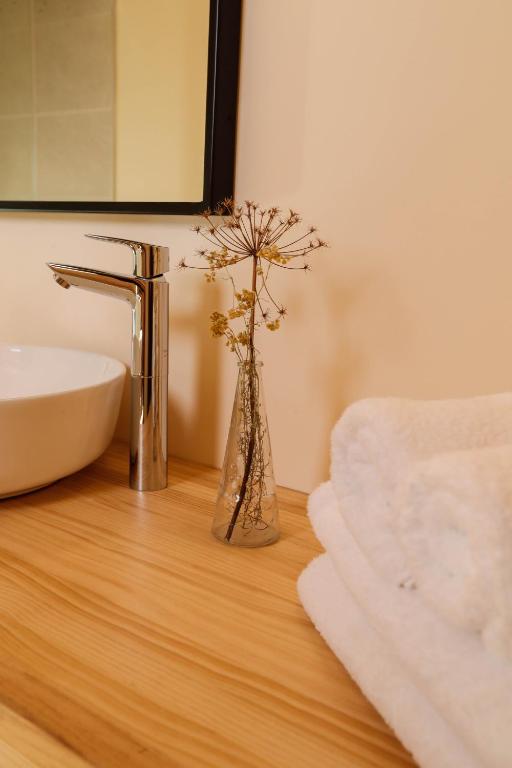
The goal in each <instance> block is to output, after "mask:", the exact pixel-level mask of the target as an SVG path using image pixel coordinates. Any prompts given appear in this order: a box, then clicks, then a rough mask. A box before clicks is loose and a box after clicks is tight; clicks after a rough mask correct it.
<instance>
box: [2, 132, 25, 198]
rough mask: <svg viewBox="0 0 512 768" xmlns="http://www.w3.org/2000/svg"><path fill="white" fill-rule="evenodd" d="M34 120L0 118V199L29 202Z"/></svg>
mask: <svg viewBox="0 0 512 768" xmlns="http://www.w3.org/2000/svg"><path fill="white" fill-rule="evenodd" d="M32 158H33V119H32V118H31V117H13V118H0V200H31V199H32V197H33V192H32Z"/></svg>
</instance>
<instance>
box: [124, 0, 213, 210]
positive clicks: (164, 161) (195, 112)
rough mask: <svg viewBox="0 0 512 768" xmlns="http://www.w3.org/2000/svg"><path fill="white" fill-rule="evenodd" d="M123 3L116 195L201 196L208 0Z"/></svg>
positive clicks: (145, 197) (155, 197) (142, 197)
mask: <svg viewBox="0 0 512 768" xmlns="http://www.w3.org/2000/svg"><path fill="white" fill-rule="evenodd" d="M116 3H117V13H116V84H117V88H116V130H115V155H116V189H115V199H116V200H129V201H132V200H152V201H155V200H201V199H202V197H203V162H204V160H203V157H204V139H205V131H204V126H205V115H206V81H207V65H208V21H209V2H208V0H143V2H141V0H116ZM141 58H142V59H143V60H144V67H141V65H140V60H141Z"/></svg>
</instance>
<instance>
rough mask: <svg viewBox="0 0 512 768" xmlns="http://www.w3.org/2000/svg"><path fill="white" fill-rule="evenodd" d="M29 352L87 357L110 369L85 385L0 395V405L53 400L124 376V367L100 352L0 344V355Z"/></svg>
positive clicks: (78, 384)
mask: <svg viewBox="0 0 512 768" xmlns="http://www.w3.org/2000/svg"><path fill="white" fill-rule="evenodd" d="M11 350H12V351H25V350H27V351H30V350H42V351H45V352H58V353H59V352H61V353H64V354H68V353H71V355H80V356H83V357H88V358H90V359H96V360H99V361H104V362H106V363H108V364H109V366H110V368H109V371H108V373H107V372H104V373H103V374H101V377H99V378H98V379H97V380H96V381H92V382H88V383H86V384H80V383H77V384H76V385H72V386H66V387H65V388H60V389H55V390H54V391H52V392H40V393H37V392H35V393H33V394H20V395H12V396H7V397H6V396H4V395H2V394H1V393H0V403H13V404H14V403H18V402H25V401H28V400H45V399H53V398H56V397H64V396H66V395H70V394H71V393H74V392H80V391H83V390H93V389H97V388H98V387H104V386H105V385H106V384H108V383H110V382H112V381H115V380H116V379H118V378H124V377H125V376H126V370H127V369H126V366H125V364H124V363H122V362H121V361H120V360H117V359H116V358H115V357H110V356H109V355H104V354H102V353H101V352H90V351H89V350H85V349H76V348H75V347H57V346H50V345H42V344H13V343H9V342H0V353H1V352H3V351H7V352H9V351H11Z"/></svg>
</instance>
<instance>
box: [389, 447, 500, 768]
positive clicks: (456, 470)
mask: <svg viewBox="0 0 512 768" xmlns="http://www.w3.org/2000/svg"><path fill="white" fill-rule="evenodd" d="M396 523H397V532H398V536H399V539H400V541H401V544H402V546H403V550H404V552H405V555H406V559H407V563H408V565H409V568H410V571H411V576H412V578H413V580H414V582H415V584H416V586H417V588H418V589H419V590H420V592H421V594H422V595H423V596H424V597H425V599H426V600H427V601H428V602H429V603H430V604H431V605H432V607H433V608H434V610H436V611H438V612H439V613H440V614H441V615H442V616H443V617H444V618H445V619H446V620H447V621H449V622H452V623H453V624H456V625H457V626H460V627H463V628H465V629H469V630H476V631H478V632H480V633H481V634H482V638H483V641H484V644H485V645H486V647H487V648H489V649H492V650H494V651H495V652H496V653H499V654H501V655H503V656H508V657H509V658H512V445H510V446H502V447H499V448H482V449H480V450H474V451H459V452H455V453H448V454H440V455H439V456H435V457H434V458H432V459H429V460H428V461H422V462H418V463H417V464H416V465H415V466H414V467H413V468H412V469H411V472H410V473H409V476H408V477H407V478H406V480H405V481H404V483H403V485H402V487H401V491H400V497H399V499H398V515H397V518H396ZM511 764H512V755H511Z"/></svg>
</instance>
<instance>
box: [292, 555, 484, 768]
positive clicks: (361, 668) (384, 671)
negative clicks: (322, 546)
mask: <svg viewBox="0 0 512 768" xmlns="http://www.w3.org/2000/svg"><path fill="white" fill-rule="evenodd" d="M298 592H299V597H300V599H301V601H302V604H303V605H304V608H305V609H306V611H307V613H308V614H309V616H310V617H311V620H312V621H313V623H314V624H315V626H316V628H317V629H318V631H319V632H320V634H321V635H322V636H323V638H324V640H325V641H326V643H327V644H328V645H329V647H330V648H331V650H332V651H333V652H334V653H335V654H336V656H337V657H338V658H339V659H340V661H341V662H342V663H343V665H344V666H345V667H346V668H347V670H348V672H349V673H350V674H351V675H352V677H353V678H354V680H355V681H356V682H357V683H358V685H359V686H360V687H361V689H362V690H363V692H364V693H365V694H366V696H367V697H368V698H369V699H370V701H371V702H372V703H373V704H374V705H375V706H376V707H377V709H378V710H379V711H380V713H381V714H382V716H383V717H384V719H385V720H386V722H387V723H388V724H389V725H390V726H391V728H392V729H393V730H394V731H395V732H396V734H397V736H398V738H399V739H400V740H401V741H402V742H403V743H404V745H405V746H406V747H407V748H408V749H409V750H410V751H411V752H412V754H413V756H414V758H415V759H416V760H417V762H418V763H419V764H420V765H421V766H422V767H423V768H480V766H481V764H480V763H477V762H476V761H475V760H474V758H473V757H472V756H471V755H470V754H469V753H468V751H467V749H466V748H465V747H464V745H463V744H462V742H461V741H460V740H459V739H458V738H457V737H456V735H455V734H454V732H453V731H452V730H451V728H450V727H449V726H448V724H447V723H446V721H445V720H444V718H443V717H441V716H440V715H439V713H438V712H437V711H436V709H435V708H433V707H432V705H431V703H430V702H429V700H428V699H427V698H426V697H425V695H424V694H423V693H422V692H421V691H420V690H419V689H418V687H417V686H416V685H415V684H414V683H413V682H412V680H410V679H409V677H408V676H407V674H406V673H405V671H404V667H403V665H402V664H401V662H400V660H399V659H398V658H397V656H396V654H395V653H394V651H393V650H392V649H391V648H390V647H389V646H388V645H387V644H386V643H385V642H384V641H383V640H382V639H381V637H380V636H379V635H378V633H377V632H376V631H375V630H374V629H373V627H372V626H371V625H370V624H369V622H368V620H367V617H366V616H365V614H364V612H363V611H362V610H361V608H360V606H359V605H358V604H357V602H356V601H355V600H354V598H353V597H352V595H351V593H350V591H349V590H348V589H347V587H346V586H345V585H344V583H343V581H341V580H340V579H339V578H338V575H337V573H336V571H335V569H334V566H333V564H332V562H331V560H330V558H329V556H328V555H321V556H320V557H318V558H316V560H313V562H312V563H310V564H309V565H308V567H307V568H306V569H305V570H304V571H303V573H302V574H301V576H300V578H299V581H298Z"/></svg>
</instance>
